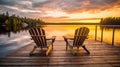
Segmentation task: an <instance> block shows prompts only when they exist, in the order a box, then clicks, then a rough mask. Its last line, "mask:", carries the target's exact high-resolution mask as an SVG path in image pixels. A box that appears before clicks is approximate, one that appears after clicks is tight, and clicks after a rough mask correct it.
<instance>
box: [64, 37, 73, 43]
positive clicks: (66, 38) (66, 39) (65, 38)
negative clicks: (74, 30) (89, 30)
mask: <svg viewBox="0 0 120 67" xmlns="http://www.w3.org/2000/svg"><path fill="white" fill-rule="evenodd" d="M63 38H64V41H65V42H66V43H68V40H74V38H68V37H66V36H63Z"/></svg>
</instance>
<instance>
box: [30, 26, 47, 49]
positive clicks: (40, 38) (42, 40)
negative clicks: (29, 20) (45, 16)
mask: <svg viewBox="0 0 120 67" xmlns="http://www.w3.org/2000/svg"><path fill="white" fill-rule="evenodd" d="M29 33H30V35H31V37H32V39H33V40H34V42H35V43H36V45H37V46H39V47H46V46H47V43H46V36H45V31H44V29H42V28H39V27H36V28H31V29H30V30H29Z"/></svg>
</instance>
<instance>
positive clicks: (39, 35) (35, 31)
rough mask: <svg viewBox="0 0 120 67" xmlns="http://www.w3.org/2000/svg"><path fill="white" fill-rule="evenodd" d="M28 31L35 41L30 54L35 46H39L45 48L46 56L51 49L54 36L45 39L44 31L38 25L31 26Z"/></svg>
mask: <svg viewBox="0 0 120 67" xmlns="http://www.w3.org/2000/svg"><path fill="white" fill-rule="evenodd" d="M29 33H30V35H31V37H32V39H33V40H34V42H35V43H36V45H35V46H34V48H33V50H32V51H31V52H30V56H31V55H32V54H33V52H34V51H35V50H36V48H41V49H42V48H47V51H46V56H47V55H48V53H49V52H50V51H51V49H53V43H54V41H55V38H56V36H52V38H49V39H46V36H45V31H44V29H42V28H40V27H36V28H31V29H30V30H29Z"/></svg>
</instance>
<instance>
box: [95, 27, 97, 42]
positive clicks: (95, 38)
mask: <svg viewBox="0 0 120 67" xmlns="http://www.w3.org/2000/svg"><path fill="white" fill-rule="evenodd" d="M95 40H97V25H96V26H95Z"/></svg>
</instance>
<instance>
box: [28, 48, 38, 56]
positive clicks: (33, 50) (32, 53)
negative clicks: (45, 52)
mask: <svg viewBox="0 0 120 67" xmlns="http://www.w3.org/2000/svg"><path fill="white" fill-rule="evenodd" d="M36 48H37V47H36V46H35V47H34V48H33V50H32V51H31V52H30V54H29V55H30V56H31V55H32V54H33V52H34V51H35V50H36Z"/></svg>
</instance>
